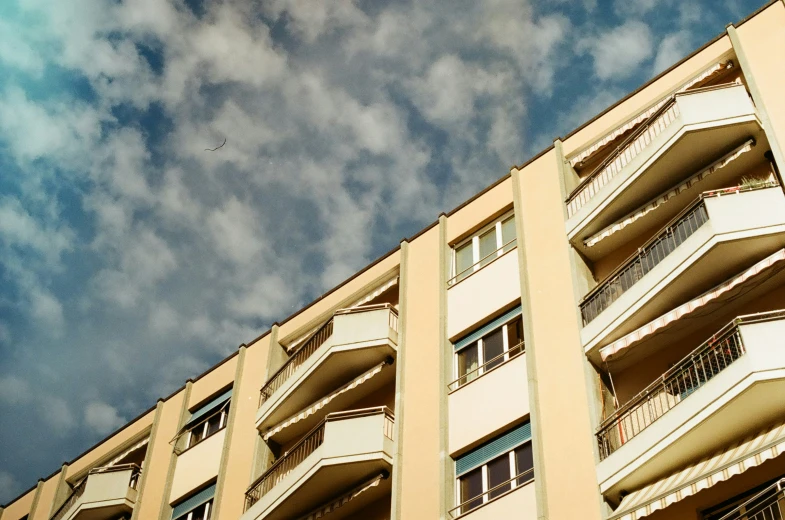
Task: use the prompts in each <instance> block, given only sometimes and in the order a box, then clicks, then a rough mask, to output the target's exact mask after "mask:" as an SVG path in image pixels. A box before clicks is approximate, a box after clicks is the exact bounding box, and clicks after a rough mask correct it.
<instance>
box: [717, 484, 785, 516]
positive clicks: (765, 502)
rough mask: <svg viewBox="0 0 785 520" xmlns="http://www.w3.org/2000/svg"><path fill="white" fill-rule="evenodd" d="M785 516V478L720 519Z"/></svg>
mask: <svg viewBox="0 0 785 520" xmlns="http://www.w3.org/2000/svg"><path fill="white" fill-rule="evenodd" d="M783 518H785V479H782V480H780V481H779V482H775V483H774V484H772V485H771V486H769V487H767V488H766V489H764V490H763V491H761V492H760V493H758V494H756V495H755V496H753V497H752V498H750V499H749V500H747V501H746V502H744V503H743V504H741V505H740V506H739V507H737V508H736V509H734V510H732V511H730V512H729V513H728V514H726V515H724V516H723V517H722V518H721V519H720V520H783Z"/></svg>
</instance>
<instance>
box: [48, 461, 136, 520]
mask: <svg viewBox="0 0 785 520" xmlns="http://www.w3.org/2000/svg"><path fill="white" fill-rule="evenodd" d="M128 470H131V477H130V478H129V480H128V487H130V488H131V489H137V488H138V486H139V478H140V476H141V474H142V468H140V467H139V465H138V464H117V465H116V466H103V467H100V468H93V469H91V470H90V471H89V472H88V473H87V477H85V478H83V479H82V481H81V482H79V484H77V485H76V487H75V488H74V489H73V491H71V494H70V495H68V498H66V499H65V502H63V504H62V505H61V506H60V507H58V508H57V511H55V512H54V514H53V515H52V517H51V519H50V520H61V519H62V518H65V516H66V513H68V512H69V510H70V509H71V508H72V507H73V506H74V504H76V502H77V501H78V500H79V499H80V498H81V497H82V495H83V494H84V491H85V488H86V487H87V480H88V478H89V477H90V475H97V474H104V473H114V472H118V471H128Z"/></svg>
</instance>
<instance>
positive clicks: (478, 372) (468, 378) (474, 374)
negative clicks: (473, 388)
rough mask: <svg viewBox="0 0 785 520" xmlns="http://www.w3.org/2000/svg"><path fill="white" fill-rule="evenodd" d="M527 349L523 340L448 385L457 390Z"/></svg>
mask: <svg viewBox="0 0 785 520" xmlns="http://www.w3.org/2000/svg"><path fill="white" fill-rule="evenodd" d="M525 351H526V349H525V346H524V344H523V341H521V342H520V343H518V344H517V345H515V346H514V347H510V349H509V350H507V352H502V353H501V354H499V355H498V356H495V357H493V358H491V359H490V360H488V361H486V362H485V363H483V364H482V365H480V366H478V367H477V368H475V369H473V370H470V371H469V372H466V373H465V374H463V375H462V376H461V377H459V378H458V379H456V380H455V381H453V382H452V383H450V384H449V385H447V389H448V390H449V391H450V392H452V391H453V390H457V389H458V388H460V387H462V386H463V385H465V384H466V383H470V382H472V381H474V380H475V379H477V378H478V377H480V376H482V375H484V374H485V373H487V372H488V371H489V370H491V369H493V368H496V367H498V366H501V365H503V364H504V363H507V362H508V361H512V360H513V359H515V358H516V357H518V356H519V355H520V354H523V353H524V352H525ZM505 358H506V359H505Z"/></svg>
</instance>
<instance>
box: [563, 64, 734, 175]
mask: <svg viewBox="0 0 785 520" xmlns="http://www.w3.org/2000/svg"><path fill="white" fill-rule="evenodd" d="M729 64H730V62H725V63H716V64H714V65H712V66H711V67H709V68H708V69H706V70H704V71H703V72H701V73H700V74H698V75H697V76H695V77H694V78H692V79H690V80H689V81H687V82H686V83H684V84H683V85H682V86H681V87H679V88H678V89H676V91H675V92H684V91H685V90H687V89H689V88H690V87H692V86H693V85H697V84H698V83H700V82H701V81H703V80H704V79H706V78H708V77H709V76H711V75H712V74H714V73H715V72H717V71H719V70H722V69H724V68H726V67H728V65H729ZM668 99H670V96H668V97H666V98H665V99H662V100H660V101H658V102H657V103H655V104H654V105H652V106H650V107H649V108H647V109H646V110H644V111H643V112H641V113H639V114H638V115H637V116H635V117H633V118H632V119H630V120H628V121H627V122H626V123H624V124H622V125H620V126H618V127H617V128H616V129H615V130H613V131H612V132H611V133H609V134H606V135H605V136H603V137H602V138H600V139H598V140H597V141H595V142H594V143H593V144H591V145H590V146H588V147H586V148H585V149H583V150H582V151H581V152H580V153H578V154H577V155H575V156H574V157H572V158H570V165H571V166H575V165H576V164H578V163H579V162H581V161H582V160H584V159H586V158H587V157H589V156H590V155H591V154H593V153H594V152H596V151H597V150H599V149H600V148H602V147H603V146H605V145H606V144H608V143H610V142H611V141H613V140H614V139H616V138H617V137H618V136H619V135H621V134H623V133H624V132H626V131H627V130H630V129H631V128H632V127H633V126H635V125H637V124H638V123H642V122H643V121H645V120H647V119H648V118H649V117H651V115H652V114H653V113H655V112H656V111H657V110H659V109H660V107H662V105H664V104H665V103H666V102H667V101H668Z"/></svg>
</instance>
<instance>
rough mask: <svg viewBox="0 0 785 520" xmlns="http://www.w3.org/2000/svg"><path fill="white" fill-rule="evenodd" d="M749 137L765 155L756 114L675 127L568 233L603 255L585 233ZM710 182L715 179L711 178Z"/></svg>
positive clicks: (597, 197) (571, 222)
mask: <svg viewBox="0 0 785 520" xmlns="http://www.w3.org/2000/svg"><path fill="white" fill-rule="evenodd" d="M750 138H754V139H756V141H757V142H758V143H759V144H760V145H762V146H756V147H755V148H757V149H758V150H757V151H755V154H756V157H757V159H758V160H760V157H758V154H760V156H761V157H762V153H763V150H764V149H765V148H767V147H768V144H767V143H766V141H765V136H764V135H763V131H762V129H761V126H760V123H759V122H758V119H757V117H756V116H755V115H754V114H750V115H746V116H739V117H736V118H733V119H723V120H719V121H712V122H709V123H699V124H688V125H683V126H681V127H677V128H674V133H673V135H671V136H670V137H669V138H668V139H667V141H666V142H665V143H663V144H662V145H661V146H659V147H657V148H656V149H654V147H655V146H656V145H654V144H652V145H650V146H652V149H651V150H645V151H644V153H642V154H641V155H639V156H638V157H636V160H634V161H633V162H631V163H630V164H628V165H627V166H626V167H625V170H623V171H621V172H620V173H619V174H617V175H616V176H615V177H614V178H613V179H612V180H611V181H610V182H608V184H606V185H605V186H603V187H602V188H601V189H600V191H599V193H597V194H596V195H595V196H594V197H593V198H592V199H591V200H590V201H588V202H587V203H586V205H584V206H583V207H581V208H580V210H578V212H577V213H576V214H575V215H573V216H572V217H571V218H570V219H568V220H567V223H566V230H567V236H568V238H569V239H570V241H571V242H572V244H573V245H574V246H575V247H576V248H578V249H580V250H581V251H582V252H583V253H585V254H590V255H591V256H590V257H594V258H599V257H601V256H602V254H603V253H602V251H599V250H598V251H596V252H594V251H590V249H592V248H586V247H585V246H584V245H583V240H584V239H585V238H587V237H590V236H592V235H594V234H595V233H598V232H599V231H601V230H602V229H603V228H605V227H607V226H609V225H611V224H613V222H614V221H616V220H617V219H619V218H621V217H623V216H624V215H626V214H627V213H630V212H631V211H633V210H635V209H636V208H637V207H639V206H641V205H642V204H645V203H646V202H647V201H648V200H649V199H650V198H651V197H652V196H653V195H655V194H658V193H662V192H664V191H666V190H668V189H669V188H670V187H672V186H675V185H676V184H678V183H679V182H680V181H681V180H684V179H686V178H688V177H690V175H692V174H694V173H696V172H697V171H699V170H700V169H701V168H703V167H705V166H707V165H709V164H710V163H711V162H713V161H714V160H716V159H717V158H719V157H721V156H722V155H724V154H726V153H728V152H730V151H731V150H733V149H734V148H735V147H737V146H739V145H741V144H743V143H744V142H745V141H747V140H748V139H750ZM724 176H725V175H724ZM728 178H729V177H728ZM707 182H711V181H709V180H708V179H707ZM706 189H710V188H706ZM652 225H654V224H652ZM597 247H599V245H598V246H597ZM603 247H605V246H603ZM606 253H607V252H606Z"/></svg>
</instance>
